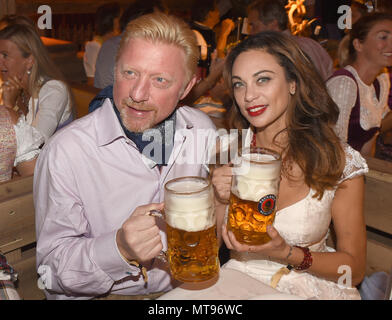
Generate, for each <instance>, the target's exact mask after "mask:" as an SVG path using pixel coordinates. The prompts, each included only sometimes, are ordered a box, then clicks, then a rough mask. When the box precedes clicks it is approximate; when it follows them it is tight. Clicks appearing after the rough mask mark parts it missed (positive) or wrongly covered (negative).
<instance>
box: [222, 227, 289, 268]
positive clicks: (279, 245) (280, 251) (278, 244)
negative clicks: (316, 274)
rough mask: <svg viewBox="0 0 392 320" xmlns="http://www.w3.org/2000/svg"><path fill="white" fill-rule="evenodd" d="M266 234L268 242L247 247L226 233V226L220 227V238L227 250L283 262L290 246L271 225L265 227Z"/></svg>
mask: <svg viewBox="0 0 392 320" xmlns="http://www.w3.org/2000/svg"><path fill="white" fill-rule="evenodd" d="M267 233H268V235H269V236H270V237H271V240H270V241H269V242H267V243H266V244H262V245H258V246H249V245H246V244H242V243H240V242H238V241H237V239H236V238H235V235H234V234H233V233H232V232H231V231H227V228H226V225H223V227H222V237H223V240H224V241H225V243H226V246H227V248H228V249H231V250H235V251H239V252H260V253H262V254H264V255H266V256H269V257H272V258H274V259H276V260H285V259H286V257H287V255H288V253H289V251H290V246H289V245H288V244H287V243H286V241H285V240H284V239H283V238H282V237H281V236H280V234H279V232H278V231H277V230H276V229H275V228H274V227H273V226H272V225H269V226H267Z"/></svg>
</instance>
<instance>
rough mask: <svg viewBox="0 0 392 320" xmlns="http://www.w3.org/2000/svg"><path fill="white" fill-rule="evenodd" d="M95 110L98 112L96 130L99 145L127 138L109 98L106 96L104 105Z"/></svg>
mask: <svg viewBox="0 0 392 320" xmlns="http://www.w3.org/2000/svg"><path fill="white" fill-rule="evenodd" d="M95 112H97V113H98V117H97V118H96V130H97V142H98V146H99V147H101V146H104V145H107V144H109V143H112V142H113V141H115V140H117V139H119V138H126V135H125V133H124V130H123V129H122V128H121V125H120V122H119V121H118V119H117V116H116V113H115V112H114V110H113V106H112V102H111V101H110V99H109V98H106V99H105V101H104V102H103V104H102V107H100V108H99V109H98V110H96V111H95Z"/></svg>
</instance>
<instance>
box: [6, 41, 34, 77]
mask: <svg viewBox="0 0 392 320" xmlns="http://www.w3.org/2000/svg"><path fill="white" fill-rule="evenodd" d="M29 60H30V59H29V58H24V57H23V56H22V53H21V52H20V50H19V48H18V47H17V45H16V44H15V43H13V42H12V41H11V40H0V75H1V79H2V80H3V81H6V80H8V79H9V78H12V77H18V79H19V80H22V79H23V78H24V75H25V74H26V72H27V70H28V68H29Z"/></svg>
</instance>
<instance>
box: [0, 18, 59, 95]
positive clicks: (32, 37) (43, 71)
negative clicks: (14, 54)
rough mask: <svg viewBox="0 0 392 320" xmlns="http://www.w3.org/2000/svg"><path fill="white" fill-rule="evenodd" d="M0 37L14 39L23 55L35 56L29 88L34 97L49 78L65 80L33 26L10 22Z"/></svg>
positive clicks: (1, 31) (26, 56)
mask: <svg viewBox="0 0 392 320" xmlns="http://www.w3.org/2000/svg"><path fill="white" fill-rule="evenodd" d="M0 39H3V40H9V41H12V42H13V43H14V44H15V45H16V46H17V47H18V49H19V51H20V52H21V54H22V57H24V58H28V57H30V56H33V58H34V63H33V66H32V68H31V70H30V71H31V74H30V76H29V83H28V90H29V92H30V94H31V96H32V97H33V98H37V97H38V93H39V91H40V89H41V87H42V85H43V83H44V82H45V81H47V80H60V81H63V82H64V83H65V81H64V79H63V76H62V75H61V72H60V71H59V70H58V68H57V67H56V65H55V64H54V63H53V61H52V59H51V58H50V57H49V54H48V51H47V50H46V48H45V46H44V44H43V43H42V41H41V38H40V37H39V35H38V34H37V32H36V31H35V29H34V28H33V27H32V26H29V25H27V24H10V25H8V26H7V27H5V28H4V29H2V30H0Z"/></svg>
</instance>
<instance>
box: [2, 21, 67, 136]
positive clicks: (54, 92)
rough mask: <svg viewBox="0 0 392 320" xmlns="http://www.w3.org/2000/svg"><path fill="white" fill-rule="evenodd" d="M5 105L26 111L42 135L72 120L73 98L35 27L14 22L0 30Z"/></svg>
mask: <svg viewBox="0 0 392 320" xmlns="http://www.w3.org/2000/svg"><path fill="white" fill-rule="evenodd" d="M0 72H1V78H2V80H3V84H2V100H3V104H4V106H6V107H8V108H10V109H13V110H15V111H17V112H19V113H23V114H25V115H26V122H27V123H28V124H30V125H32V126H33V127H35V128H36V129H37V130H38V131H39V132H40V133H41V134H42V135H43V136H44V139H45V142H46V141H47V140H48V139H49V137H50V136H52V135H53V134H54V132H55V131H56V130H58V129H60V128H61V127H63V126H65V125H66V124H68V123H69V122H71V121H72V120H73V117H74V116H73V100H72V98H71V94H70V90H69V88H68V86H67V84H66V83H65V81H64V80H63V77H62V75H61V73H60V72H59V71H58V69H57V67H56V66H55V65H54V63H53V62H52V60H51V59H50V57H49V55H48V52H47V50H46V48H45V46H44V45H43V43H42V41H41V39H40V37H39V35H38V34H37V32H36V30H35V29H34V28H33V27H31V26H28V25H27V24H18V23H13V24H9V25H8V26H6V27H5V28H3V29H2V30H0Z"/></svg>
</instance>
